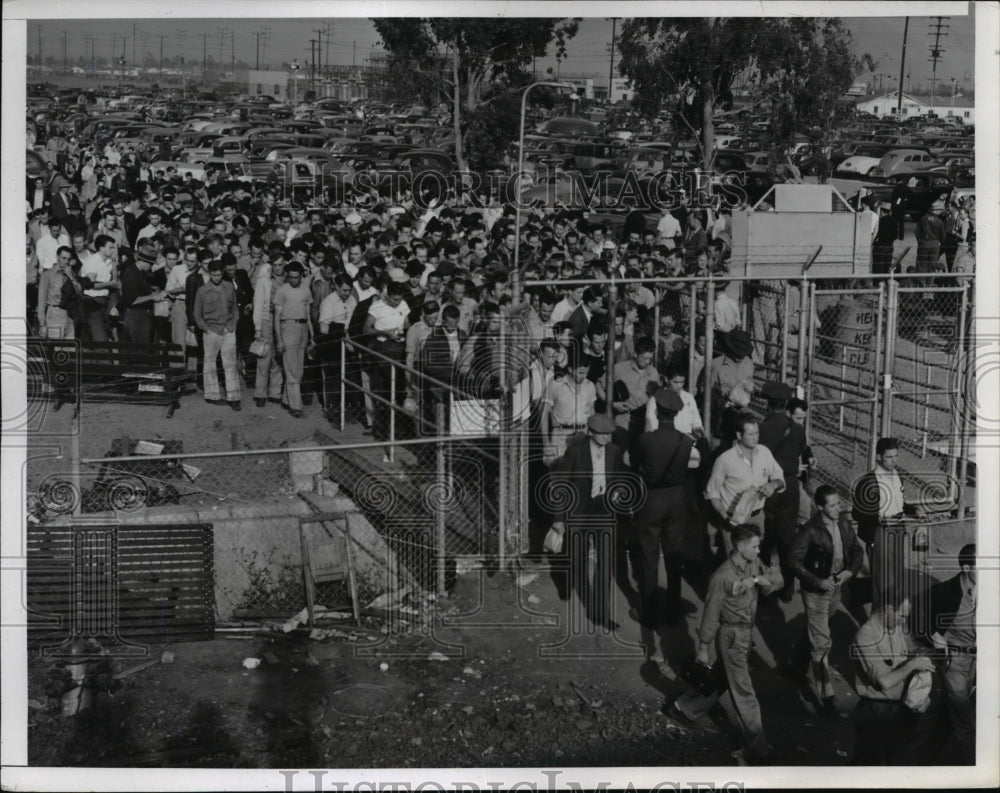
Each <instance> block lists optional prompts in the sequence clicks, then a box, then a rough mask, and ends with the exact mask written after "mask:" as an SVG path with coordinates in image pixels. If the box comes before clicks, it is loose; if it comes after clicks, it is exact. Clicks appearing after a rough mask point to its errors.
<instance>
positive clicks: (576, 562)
mask: <svg viewBox="0 0 1000 793" xmlns="http://www.w3.org/2000/svg"><path fill="white" fill-rule="evenodd" d="M614 430H615V423H614V421H612V420H611V418H610V417H609V416H605V415H604V414H603V413H597V414H594V415H592V416H591V417H590V418H589V419H587V435H586V436H585V437H582V438H579V439H577V440H576V441H574V442H573V443H572V444H570V446H569V448H567V450H566V454H565V455H564V457H563V461H562V464H561V465H560V466H559V468H558V470H557V471H556V472H555V473H554V475H553V482H552V487H553V488H558V489H559V490H562V491H563V492H566V491H567V490H568V491H571V492H572V493H573V496H572V497H567V498H563V499H560V502H561V504H562V505H563V508H562V509H561V510H560V511H557V513H556V515H555V521H554V522H553V524H552V529H553V530H554V531H555V532H557V533H558V534H561V535H564V547H566V548H568V551H569V559H570V569H569V575H570V582H569V583H570V588H571V589H575V590H576V591H577V593H578V595H579V597H580V601H581V604H582V605H583V607H584V608H585V610H586V612H587V616H588V617H589V618H590V621H591V622H592V623H593V625H594V626H595V627H600V628H604V629H606V630H608V631H612V630H614V629H615V628H617V627H618V626H617V623H615V622H614V621H613V620H612V619H611V602H610V601H611V578H612V573H613V571H614V569H615V560H614V554H615V539H614V533H615V524H616V521H617V517H618V514H619V513H620V512H621V510H622V508H623V503H622V495H623V493H624V487H623V486H624V483H625V480H626V476H627V474H626V471H625V468H624V465H623V463H622V452H621V449H619V448H618V447H617V446H616V445H615V444H613V443H612V442H611V433H613V432H614ZM591 545H593V547H594V550H595V552H596V555H597V563H596V565H595V567H594V575H593V579H590V578H589V576H588V561H589V554H590V547H591Z"/></svg>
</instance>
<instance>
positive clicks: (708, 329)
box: [691, 277, 715, 437]
mask: <svg viewBox="0 0 1000 793" xmlns="http://www.w3.org/2000/svg"><path fill="white" fill-rule="evenodd" d="M696 308H697V305H694V306H692V307H691V310H692V311H694V310H695V309H696ZM714 347H715V281H713V280H712V279H711V277H709V279H708V284H707V285H706V289H705V393H704V394H703V395H702V406H701V409H702V414H703V415H702V422H703V424H704V427H705V430H706V431H707V434H708V435H709V437H711V433H712V430H711V427H712V355H713V350H714Z"/></svg>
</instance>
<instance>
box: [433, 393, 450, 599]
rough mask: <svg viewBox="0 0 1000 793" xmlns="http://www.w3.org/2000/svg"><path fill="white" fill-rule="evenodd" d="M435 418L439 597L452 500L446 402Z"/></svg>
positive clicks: (440, 594)
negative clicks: (446, 515) (446, 507)
mask: <svg viewBox="0 0 1000 793" xmlns="http://www.w3.org/2000/svg"><path fill="white" fill-rule="evenodd" d="M434 412H435V419H436V422H437V434H438V438H439V439H440V440H439V441H438V444H437V483H438V491H439V492H440V493H441V494H442V498H441V504H440V505H439V506H438V509H437V513H436V514H435V516H434V523H435V527H434V528H435V529H436V533H437V543H436V545H437V593H438V596H439V597H444V595H445V555H444V554H445V518H444V506H443V505H444V504H446V503H448V501H450V498H449V494H450V493H451V491H450V490H449V488H448V484H449V480H448V477H447V474H446V472H445V460H444V455H445V445H444V435H445V432H444V403H443V402H439V403H438V404H437V405H435V411H434Z"/></svg>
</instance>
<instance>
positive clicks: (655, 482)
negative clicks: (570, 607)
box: [635, 388, 700, 660]
mask: <svg viewBox="0 0 1000 793" xmlns="http://www.w3.org/2000/svg"><path fill="white" fill-rule="evenodd" d="M654 399H655V400H656V418H657V420H658V421H659V423H660V425H659V428H658V429H656V430H654V431H653V432H646V433H643V434H642V435H641V436H640V437H639V440H638V443H637V447H636V450H635V470H636V472H637V473H638V474H639V476H640V478H641V479H642V481H643V483H644V484H645V486H646V498H645V500H644V502H643V504H642V506H641V507H640V508H639V512H638V514H637V515H636V522H637V524H638V529H639V547H640V548H641V552H642V565H641V568H642V569H641V571H640V576H639V595H640V597H641V601H640V609H639V617H640V621H641V622H642V623H643V625H645V626H646V627H648V628H652V629H655V628H657V627H658V622H659V619H658V617H659V616H660V615H659V614H657V613H656V609H655V604H654V602H653V596H654V594H655V592H656V585H657V581H658V579H659V572H660V551H661V550H662V551H663V561H664V564H665V565H666V568H667V612H666V614H665V615H663V616H665V617H666V620H667V622H670V623H673V622H675V621H676V620H677V618H678V617H679V616H680V599H681V569H682V564H683V558H684V557H683V554H682V551H683V550H684V546H685V544H686V543H687V542H689V541H690V540H689V539H688V538H689V535H694V537H693V539H694V541H695V542H698V541H700V535H699V534H698V532H697V531H696V530H693V526H692V524H693V520H692V517H693V516H692V515H691V509H690V505H691V504H692V503H693V498H692V495H693V494H691V493H689V492H688V478H687V467H688V460H689V459H690V457H691V447H692V446H694V439H693V438H691V437H689V436H688V435H685V434H683V433H681V432H679V431H678V430H676V429H675V428H674V416H676V415H677V414H678V413H680V411H681V410H683V409H684V403H683V402H682V401H681V398H680V395H679V394H677V393H676V392H675V391H673V390H671V389H669V388H661V389H659V390H658V391H657V392H656V394H655V396H654ZM696 550H700V547H699V548H698V549H696ZM654 660H659V659H658V658H657V657H656V653H655V650H654Z"/></svg>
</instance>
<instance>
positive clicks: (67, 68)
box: [63, 30, 955, 105]
mask: <svg viewBox="0 0 1000 793" xmlns="http://www.w3.org/2000/svg"><path fill="white" fill-rule="evenodd" d="M68 71H69V66H68V65H67V63H66V31H65V30H64V31H63V74H65V73H66V72H68ZM952 82H953V83H954V82H955V80H954V79H952ZM954 104H955V103H954V101H952V105H954Z"/></svg>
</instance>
